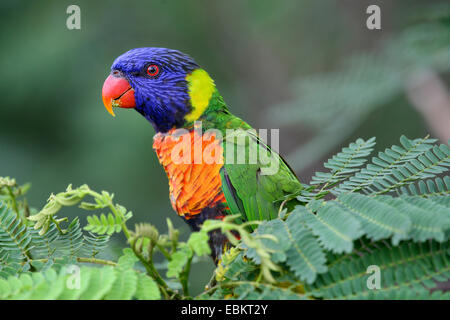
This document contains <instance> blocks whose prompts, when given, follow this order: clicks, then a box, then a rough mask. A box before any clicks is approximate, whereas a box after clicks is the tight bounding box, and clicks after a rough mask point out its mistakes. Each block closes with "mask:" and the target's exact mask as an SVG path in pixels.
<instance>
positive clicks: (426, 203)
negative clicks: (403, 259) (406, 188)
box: [376, 196, 450, 242]
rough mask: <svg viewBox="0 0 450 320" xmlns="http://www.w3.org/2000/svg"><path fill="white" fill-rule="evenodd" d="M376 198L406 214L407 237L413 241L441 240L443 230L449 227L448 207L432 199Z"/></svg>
mask: <svg viewBox="0 0 450 320" xmlns="http://www.w3.org/2000/svg"><path fill="white" fill-rule="evenodd" d="M376 199H378V200H380V201H382V202H385V203H387V204H389V205H391V206H392V207H394V208H396V209H397V210H398V211H399V212H404V213H406V214H407V215H408V217H409V218H410V219H411V222H412V228H411V230H410V234H409V236H408V238H411V239H413V240H414V241H421V242H423V241H425V240H428V239H434V240H436V241H439V242H442V241H444V240H445V232H446V231H448V230H449V229H450V208H449V207H445V206H443V205H441V204H439V203H438V202H436V201H433V199H424V198H421V197H417V196H416V197H399V198H393V197H389V196H378V197H376Z"/></svg>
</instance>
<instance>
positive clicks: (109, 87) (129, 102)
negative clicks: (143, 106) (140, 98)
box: [102, 75, 136, 117]
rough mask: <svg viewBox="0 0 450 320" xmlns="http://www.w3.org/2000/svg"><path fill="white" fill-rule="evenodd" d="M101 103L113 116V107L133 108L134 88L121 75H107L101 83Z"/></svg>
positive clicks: (134, 105)
mask: <svg viewBox="0 0 450 320" xmlns="http://www.w3.org/2000/svg"><path fill="white" fill-rule="evenodd" d="M102 98H103V104H104V105H105V108H106V110H108V112H109V113H110V114H111V115H112V116H113V117H115V114H114V111H113V107H119V108H134V107H136V102H135V100H134V90H133V88H132V87H131V85H130V83H129V82H128V81H127V79H125V78H124V77H121V76H115V75H109V76H108V78H106V80H105V83H104V84H103V89H102Z"/></svg>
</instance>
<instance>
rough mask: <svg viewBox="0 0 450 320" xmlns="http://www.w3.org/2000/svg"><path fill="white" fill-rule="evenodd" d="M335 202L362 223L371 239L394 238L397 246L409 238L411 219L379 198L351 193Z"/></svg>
mask: <svg viewBox="0 0 450 320" xmlns="http://www.w3.org/2000/svg"><path fill="white" fill-rule="evenodd" d="M335 201H336V202H337V203H338V204H340V205H341V207H342V208H343V209H344V210H346V211H347V212H349V213H351V214H352V215H354V216H355V217H356V218H357V219H358V220H359V221H360V223H361V226H362V229H363V231H364V233H365V234H366V235H367V237H369V238H370V239H372V240H380V239H385V238H389V237H391V236H392V241H393V243H394V244H397V243H398V242H399V241H400V240H402V239H407V238H408V233H409V231H410V229H411V225H412V222H411V219H410V218H409V217H408V215H407V214H406V213H403V212H401V211H399V210H397V209H396V208H395V207H393V206H391V205H389V204H386V203H385V202H383V201H380V199H379V198H378V197H368V196H364V195H361V194H357V193H351V194H343V195H341V196H339V197H338V198H337V199H336V200H335Z"/></svg>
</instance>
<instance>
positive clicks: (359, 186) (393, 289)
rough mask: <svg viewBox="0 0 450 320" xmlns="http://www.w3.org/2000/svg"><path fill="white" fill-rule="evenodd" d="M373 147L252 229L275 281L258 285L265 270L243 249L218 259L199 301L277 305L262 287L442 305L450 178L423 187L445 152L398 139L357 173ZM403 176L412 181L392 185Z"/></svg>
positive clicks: (427, 142)
mask: <svg viewBox="0 0 450 320" xmlns="http://www.w3.org/2000/svg"><path fill="white" fill-rule="evenodd" d="M373 142H374V139H370V140H368V141H364V140H361V139H358V141H357V142H355V143H352V144H351V145H350V146H349V147H348V148H344V150H343V151H342V152H340V153H339V154H338V155H336V156H334V157H332V159H330V160H329V161H328V162H326V164H325V167H326V168H328V169H330V172H329V173H321V174H316V175H315V176H314V177H313V180H312V181H311V186H307V187H306V188H305V189H303V190H300V191H299V194H296V197H297V199H298V200H299V201H300V202H301V205H296V206H295V208H294V209H293V210H292V211H291V212H287V211H286V210H280V215H279V217H278V218H277V219H275V220H271V221H265V222H263V223H262V224H261V225H260V226H259V227H258V228H257V229H256V231H255V232H254V234H255V235H257V236H259V238H260V239H261V241H260V246H261V247H262V249H260V250H262V251H266V253H267V254H269V255H270V258H271V260H272V261H273V262H275V263H277V266H276V267H275V268H273V269H272V270H271V272H272V276H273V278H274V280H275V281H267V279H268V277H266V278H262V277H261V276H260V274H261V266H262V261H261V260H260V259H259V257H258V256H257V255H256V254H255V249H253V248H248V247H247V246H245V241H243V243H244V245H241V246H238V247H237V248H235V249H233V251H230V252H229V253H226V254H225V255H224V256H223V260H222V262H221V264H220V265H219V267H218V269H217V271H216V272H217V277H216V279H217V280H218V283H217V285H216V286H215V287H214V288H213V289H210V291H212V292H213V293H212V294H210V295H201V296H200V297H199V298H202V299H206V298H208V297H211V298H217V297H220V296H222V297H223V296H224V295H227V296H228V297H232V298H237V299H240V298H248V297H252V298H256V299H263V298H265V297H269V298H274V297H276V294H275V293H273V294H268V293H269V292H271V291H270V290H268V289H261V288H262V284H264V285H270V286H273V287H275V288H279V289H281V288H282V289H283V291H282V292H283V293H286V292H288V293H289V294H288V295H287V296H283V298H288V297H289V296H290V295H296V297H297V298H298V297H301V298H312V299H349V298H352V299H389V298H396V299H414V298H416V299H418V298H421V299H422V298H428V299H440V298H441V299H448V298H449V296H448V294H447V293H445V292H442V291H435V288H436V284H437V282H442V281H444V282H445V281H449V280H450V272H449V269H450V259H449V253H450V251H449V250H448V236H449V234H450V232H449V231H450V201H449V197H448V196H447V190H448V178H447V177H444V178H439V177H436V178H435V180H424V179H429V178H433V177H434V176H435V175H437V174H441V173H444V172H446V171H447V170H448V167H449V165H448V160H447V159H448V157H447V156H448V147H446V146H445V145H441V146H433V145H432V143H433V142H434V140H432V139H428V138H424V139H415V140H409V139H407V138H406V137H402V138H401V142H400V143H401V147H398V146H393V147H391V148H389V149H386V151H385V152H380V153H379V154H378V157H374V158H373V159H372V163H369V164H367V165H366V166H365V167H362V165H363V164H364V163H365V161H366V158H367V156H368V155H369V153H370V151H371V150H370V149H371V148H372V147H373ZM430 152H431V154H432V155H431V156H430ZM433 156H434V158H433ZM354 159H357V160H356V161H353V160H354ZM427 160H429V162H427ZM417 161H419V162H417ZM419 163H421V164H422V165H423V166H421V165H420V164H419ZM352 165H354V166H352ZM410 166H414V168H416V170H414V169H412V168H411V167H410ZM402 168H406V169H407V170H408V172H409V175H408V176H407V177H406V174H405V175H404V176H402V178H398V179H396V178H395V177H396V174H397V171H396V170H398V171H400V172H402ZM391 177H393V178H391ZM424 181H427V182H424ZM430 181H431V182H430ZM415 184H417V185H419V186H421V187H419V188H420V189H419V190H420V192H418V191H417V190H416V189H415V187H413V186H415ZM400 186H402V187H403V188H400ZM424 186H426V188H425V187H424ZM394 190H395V191H396V192H392V191H394ZM407 190H408V191H407ZM387 194H389V195H387ZM287 199H290V198H289V197H288V198H287ZM324 199H328V200H324ZM265 236H271V237H268V238H266V237H265ZM272 237H275V239H273V238H272ZM374 265H375V266H377V267H378V268H379V270H380V274H381V288H380V289H374V290H372V289H369V286H368V284H367V283H368V280H369V276H370V275H371V274H370V272H368V270H369V269H368V268H369V267H370V266H374ZM264 279H266V280H264ZM215 290H218V292H219V293H217V292H216V291H215ZM266 293H267V296H266ZM280 294H281V293H280ZM280 296H281V295H280Z"/></svg>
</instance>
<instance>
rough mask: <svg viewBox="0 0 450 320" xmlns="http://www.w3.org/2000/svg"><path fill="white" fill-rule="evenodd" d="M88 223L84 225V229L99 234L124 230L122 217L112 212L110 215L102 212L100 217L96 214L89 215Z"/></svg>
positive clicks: (109, 233)
mask: <svg viewBox="0 0 450 320" xmlns="http://www.w3.org/2000/svg"><path fill="white" fill-rule="evenodd" d="M87 221H88V225H87V226H85V227H84V230H87V231H91V232H93V233H97V234H108V235H111V234H113V233H115V232H116V233H119V232H121V231H122V222H123V221H122V218H121V217H120V216H118V215H117V216H114V215H113V214H112V213H109V214H108V215H105V214H103V213H102V214H101V215H100V217H98V216H96V215H92V216H88V217H87Z"/></svg>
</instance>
